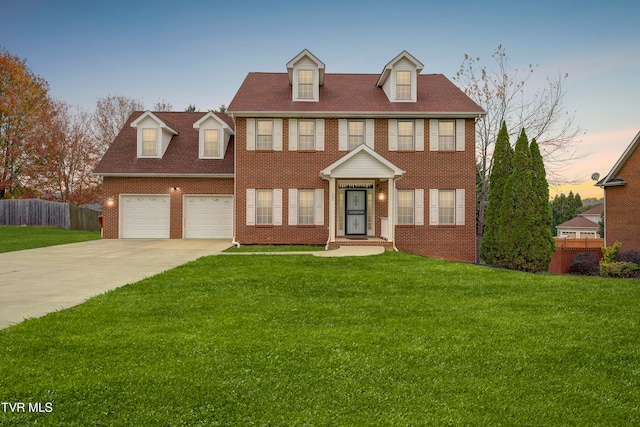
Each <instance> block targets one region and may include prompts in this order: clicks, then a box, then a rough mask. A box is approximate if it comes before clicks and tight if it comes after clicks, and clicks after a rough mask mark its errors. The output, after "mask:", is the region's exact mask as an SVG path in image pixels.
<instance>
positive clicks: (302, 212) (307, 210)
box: [298, 190, 316, 225]
mask: <svg viewBox="0 0 640 427" xmlns="http://www.w3.org/2000/svg"><path fill="white" fill-rule="evenodd" d="M315 193H316V192H315V190H298V225H315V223H316V221H315V216H314V213H315Z"/></svg>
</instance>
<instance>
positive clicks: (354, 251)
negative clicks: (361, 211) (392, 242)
mask: <svg viewBox="0 0 640 427" xmlns="http://www.w3.org/2000/svg"><path fill="white" fill-rule="evenodd" d="M384 251H385V248H383V247H382V246H341V247H339V248H338V249H332V250H329V251H291V252H286V251H281V252H222V253H221V254H220V255H313V256H317V257H323V258H329V257H343V256H369V255H380V254H382V253H384Z"/></svg>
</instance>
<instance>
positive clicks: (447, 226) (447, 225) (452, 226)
mask: <svg viewBox="0 0 640 427" xmlns="http://www.w3.org/2000/svg"><path fill="white" fill-rule="evenodd" d="M438 227H440V228H456V225H455V224H438Z"/></svg>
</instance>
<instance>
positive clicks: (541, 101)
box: [453, 45, 579, 247]
mask: <svg viewBox="0 0 640 427" xmlns="http://www.w3.org/2000/svg"><path fill="white" fill-rule="evenodd" d="M492 58H493V64H492V67H487V66H486V65H482V64H481V62H480V58H479V57H472V56H470V55H467V54H465V56H464V61H463V62H462V65H461V66H460V69H459V71H458V72H457V73H456V75H455V76H454V77H453V79H454V80H455V81H457V82H458V83H459V84H460V86H461V87H462V90H463V91H464V92H465V93H466V94H467V95H468V96H469V97H470V98H471V99H473V100H474V101H475V102H476V103H477V104H478V105H480V106H481V107H482V108H483V109H484V110H485V111H486V113H487V114H486V116H485V117H484V118H483V119H481V120H479V121H478V123H477V126H476V157H477V159H478V160H477V163H478V164H479V165H480V174H481V176H482V185H481V189H480V195H479V198H480V200H484V199H485V197H486V195H487V193H488V191H489V183H490V174H491V170H492V167H493V162H494V157H493V154H494V151H495V145H494V144H495V143H496V141H497V135H498V133H499V131H500V129H501V127H502V123H503V122H505V121H506V122H507V123H508V125H509V127H510V128H511V129H528V131H529V133H530V135H532V136H533V138H535V139H536V140H537V141H538V144H539V146H540V150H541V153H542V156H543V158H544V160H545V164H546V165H547V166H550V167H551V170H550V171H549V172H550V176H551V178H552V180H553V181H555V182H559V180H560V175H559V172H560V171H561V170H562V169H563V168H566V167H567V165H568V164H569V163H570V161H573V160H576V159H578V158H579V156H577V155H576V150H575V148H576V145H577V143H578V142H577V140H576V136H577V135H578V133H579V128H578V127H577V126H576V125H575V123H574V117H573V115H572V114H569V112H568V111H566V109H565V108H564V105H563V103H564V98H565V95H566V90H565V83H566V80H567V78H568V75H567V74H564V75H558V76H556V77H549V78H547V81H546V84H545V85H544V86H542V87H541V88H538V89H537V90H534V91H531V90H529V86H531V85H530V84H529V78H530V77H531V76H532V75H533V73H534V71H535V70H536V67H534V66H533V65H529V66H528V67H527V68H525V69H518V68H515V69H514V68H511V67H510V64H509V57H508V55H507V53H506V50H505V48H504V47H503V46H502V45H499V46H498V47H497V49H496V50H495V51H494V53H493V55H492ZM513 136H514V137H515V135H513ZM478 208H479V211H478V215H477V217H478V224H477V227H476V235H477V239H476V241H477V242H478V245H479V247H481V241H482V238H483V231H484V225H485V209H486V206H485V204H484V203H481V204H480V205H479V206H478Z"/></svg>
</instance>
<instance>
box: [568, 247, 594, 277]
mask: <svg viewBox="0 0 640 427" xmlns="http://www.w3.org/2000/svg"><path fill="white" fill-rule="evenodd" d="M599 261H600V260H599V259H598V255H596V254H594V253H592V252H580V253H579V254H577V255H576V256H574V257H573V259H572V260H571V264H569V269H570V270H571V271H572V272H576V273H578V274H583V275H588V276H593V275H596V274H598V268H599Z"/></svg>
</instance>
